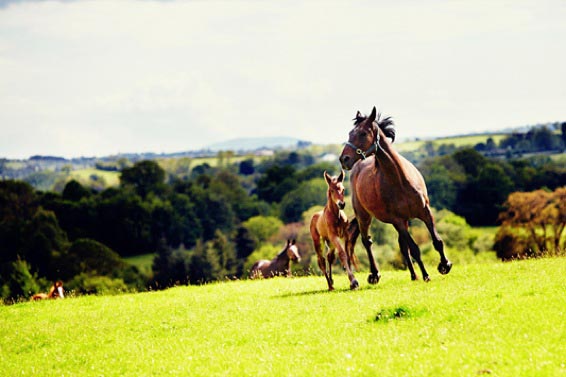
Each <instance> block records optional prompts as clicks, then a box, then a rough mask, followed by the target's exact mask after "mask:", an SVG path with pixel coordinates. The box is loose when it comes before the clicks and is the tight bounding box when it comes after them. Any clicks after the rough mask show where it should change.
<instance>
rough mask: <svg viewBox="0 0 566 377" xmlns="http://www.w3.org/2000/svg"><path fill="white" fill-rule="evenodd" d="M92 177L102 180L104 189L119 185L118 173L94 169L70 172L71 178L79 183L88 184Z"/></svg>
mask: <svg viewBox="0 0 566 377" xmlns="http://www.w3.org/2000/svg"><path fill="white" fill-rule="evenodd" d="M93 176H97V177H100V178H102V179H103V180H104V183H105V186H106V187H110V186H118V185H119V184H120V172H117V171H105V170H98V169H95V168H90V169H80V170H73V171H71V177H72V178H74V179H76V180H78V181H80V182H90V181H92V178H91V177H93Z"/></svg>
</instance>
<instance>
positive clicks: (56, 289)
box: [49, 280, 65, 298]
mask: <svg viewBox="0 0 566 377" xmlns="http://www.w3.org/2000/svg"><path fill="white" fill-rule="evenodd" d="M49 297H51V298H65V294H64V293H63V282H62V281H61V280H58V281H56V282H55V283H54V284H53V286H52V287H51V290H50V291H49Z"/></svg>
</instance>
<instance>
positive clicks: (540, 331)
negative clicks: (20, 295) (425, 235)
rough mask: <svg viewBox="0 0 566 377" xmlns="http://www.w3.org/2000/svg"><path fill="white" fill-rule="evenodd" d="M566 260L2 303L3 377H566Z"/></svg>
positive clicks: (0, 353) (0, 356)
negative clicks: (355, 284) (424, 274)
mask: <svg viewBox="0 0 566 377" xmlns="http://www.w3.org/2000/svg"><path fill="white" fill-rule="evenodd" d="M565 273H566V259H565V258H557V259H542V260H531V261H520V262H513V263H506V264H501V263H500V264H486V265H467V266H455V267H454V269H453V271H452V272H451V273H450V274H449V275H447V276H440V275H439V274H438V273H433V275H432V279H433V281H432V282H430V283H424V282H422V281H418V282H412V281H410V280H409V277H408V274H407V273H406V272H403V271H400V272H392V271H391V272H389V271H388V272H384V276H383V279H382V281H381V282H380V283H379V284H378V285H377V286H369V285H368V284H367V283H366V282H365V277H366V276H367V274H366V273H358V274H357V275H358V277H359V279H360V282H361V289H360V290H358V291H349V290H348V289H347V287H348V283H347V281H346V277H345V276H337V277H336V284H335V285H336V288H337V291H334V292H327V291H326V289H325V286H326V283H325V281H324V278H322V277H307V278H293V279H285V278H277V279H272V280H263V281H236V282H226V283H217V284H211V285H207V286H188V287H178V288H174V289H169V290H167V291H162V292H150V293H141V294H125V295H121V296H98V297H97V296H89V297H79V298H71V299H65V300H59V301H43V302H29V303H27V302H26V303H20V304H17V305H13V306H3V307H0V360H2V373H3V375H7V376H13V375H23V374H25V375H30V374H32V375H42V376H59V375H73V376H80V375H92V376H95V375H96V376H99V375H105V376H113V375H115V376H123V375H128V376H140V375H145V376H148V375H168V374H177V375H190V376H219V375H230V376H242V375H253V376H264V375H265V376H266V375H276V376H348V375H352V376H354V375H355V376H369V375H373V376H375V375H383V376H440V375H442V376H444V375H450V376H462V375H466V376H473V375H481V374H491V375H495V376H534V375H537V376H542V375H545V376H550V375H564V374H565V373H566V358H565V356H564V355H566V321H564V318H565V310H566V285H565V283H564V275H565Z"/></svg>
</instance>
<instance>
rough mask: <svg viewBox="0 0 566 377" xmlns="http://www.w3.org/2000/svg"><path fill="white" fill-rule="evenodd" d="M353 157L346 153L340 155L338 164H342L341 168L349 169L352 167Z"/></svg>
mask: <svg viewBox="0 0 566 377" xmlns="http://www.w3.org/2000/svg"><path fill="white" fill-rule="evenodd" d="M353 161H354V159H353V158H351V157H350V156H348V155H342V156H340V164H341V165H342V169H344V170H350V169H352V165H353Z"/></svg>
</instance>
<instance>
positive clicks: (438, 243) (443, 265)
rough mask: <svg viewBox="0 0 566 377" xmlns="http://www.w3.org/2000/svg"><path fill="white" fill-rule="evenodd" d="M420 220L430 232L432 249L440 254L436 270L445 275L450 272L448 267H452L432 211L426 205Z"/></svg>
mask: <svg viewBox="0 0 566 377" xmlns="http://www.w3.org/2000/svg"><path fill="white" fill-rule="evenodd" d="M422 220H423V221H424V223H425V224H426V227H427V229H428V231H429V233H430V236H431V238H432V245H433V246H434V249H435V250H436V251H438V254H440V263H439V264H438V272H440V273H441V274H443V275H446V274H447V273H449V272H450V269H451V268H452V262H450V261H449V260H448V258H446V255H445V254H444V241H442V238H440V235H439V234H438V232H437V231H436V226H435V225H434V218H433V217H432V213H431V212H430V208H429V207H428V206H427V207H426V210H425V217H424V218H423V219H422Z"/></svg>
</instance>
